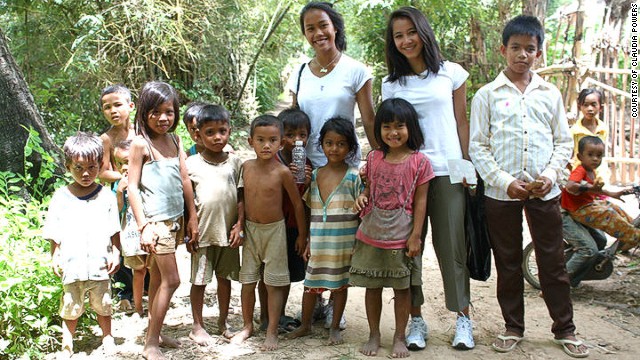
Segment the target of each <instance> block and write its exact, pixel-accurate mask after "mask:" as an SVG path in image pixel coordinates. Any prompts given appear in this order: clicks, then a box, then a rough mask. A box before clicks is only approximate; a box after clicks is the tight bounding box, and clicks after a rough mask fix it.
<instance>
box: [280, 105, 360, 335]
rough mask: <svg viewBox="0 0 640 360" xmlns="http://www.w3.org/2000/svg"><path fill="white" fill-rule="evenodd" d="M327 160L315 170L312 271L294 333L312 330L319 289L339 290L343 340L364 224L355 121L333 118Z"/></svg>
mask: <svg viewBox="0 0 640 360" xmlns="http://www.w3.org/2000/svg"><path fill="white" fill-rule="evenodd" d="M318 142H319V144H320V146H321V147H322V151H323V152H324V154H325V156H326V157H327V164H326V165H325V166H322V167H320V168H318V169H315V170H314V171H313V173H312V175H311V185H310V187H309V189H308V190H307V192H306V193H305V195H304V200H305V202H306V204H307V206H308V207H309V208H310V210H311V218H310V219H311V220H310V225H309V228H310V233H311V239H310V242H309V244H308V245H307V247H306V250H305V257H307V258H308V260H309V263H308V265H307V274H306V276H305V280H304V295H303V297H302V325H300V327H299V328H298V329H297V330H296V331H294V332H292V333H291V334H290V335H289V338H291V339H293V338H297V337H300V336H305V335H309V334H311V325H312V323H313V312H314V309H315V305H316V299H317V296H318V294H322V293H323V292H324V291H326V290H329V291H331V293H332V295H333V318H332V324H331V328H330V329H329V344H330V345H336V344H341V343H342V342H343V340H342V335H341V333H340V319H341V318H342V314H343V312H344V308H345V305H346V303H347V288H348V286H349V267H350V266H351V252H352V249H353V242H354V240H355V234H356V230H357V229H358V213H357V212H356V211H354V209H353V207H354V204H355V200H356V198H357V197H358V195H359V194H360V189H361V183H360V176H359V174H358V168H356V167H351V166H349V164H348V162H351V161H353V159H354V158H355V157H356V154H357V151H358V137H357V136H356V133H355V129H354V127H353V123H352V122H351V121H349V120H347V119H344V118H340V117H335V118H331V119H329V120H327V122H325V123H324V125H323V126H322V129H321V130H320V137H319V140H318Z"/></svg>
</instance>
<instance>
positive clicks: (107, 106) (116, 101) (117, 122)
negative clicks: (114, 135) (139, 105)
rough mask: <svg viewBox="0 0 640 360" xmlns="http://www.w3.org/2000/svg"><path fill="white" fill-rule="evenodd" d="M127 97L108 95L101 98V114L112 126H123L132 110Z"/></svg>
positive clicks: (118, 94) (119, 94)
mask: <svg viewBox="0 0 640 360" xmlns="http://www.w3.org/2000/svg"><path fill="white" fill-rule="evenodd" d="M133 106H134V105H133V103H132V102H131V100H130V99H129V97H128V96H127V95H125V94H121V93H117V92H114V93H110V94H106V95H104V96H103V97H102V114H103V115H104V117H105V119H107V121H108V122H109V124H111V125H112V126H124V125H125V124H126V123H127V122H128V121H129V114H130V113H131V110H133Z"/></svg>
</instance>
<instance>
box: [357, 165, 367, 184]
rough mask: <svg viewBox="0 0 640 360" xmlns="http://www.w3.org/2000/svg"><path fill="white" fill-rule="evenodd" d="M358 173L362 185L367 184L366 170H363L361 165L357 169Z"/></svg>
mask: <svg viewBox="0 0 640 360" xmlns="http://www.w3.org/2000/svg"><path fill="white" fill-rule="evenodd" d="M358 174H359V175H360V181H362V184H363V185H365V186H366V185H367V180H369V179H367V172H366V171H365V168H364V167H361V168H360V170H358Z"/></svg>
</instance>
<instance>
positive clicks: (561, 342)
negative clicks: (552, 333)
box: [553, 339, 589, 358]
mask: <svg viewBox="0 0 640 360" xmlns="http://www.w3.org/2000/svg"><path fill="white" fill-rule="evenodd" d="M553 342H554V343H556V344H558V345H560V346H562V350H564V352H565V354H567V355H569V356H571V357H574V358H586V357H587V356H589V349H586V351H585V352H577V351H579V350H578V348H579V347H580V346H581V345H584V343H583V342H582V341H581V340H570V339H553ZM567 345H573V347H574V350H575V351H571V349H569V347H568V346H567Z"/></svg>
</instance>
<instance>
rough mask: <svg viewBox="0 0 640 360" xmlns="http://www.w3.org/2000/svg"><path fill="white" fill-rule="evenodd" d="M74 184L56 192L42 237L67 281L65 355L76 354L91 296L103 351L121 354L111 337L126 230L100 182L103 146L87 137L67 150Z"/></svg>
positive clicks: (62, 311)
mask: <svg viewBox="0 0 640 360" xmlns="http://www.w3.org/2000/svg"><path fill="white" fill-rule="evenodd" d="M63 151H64V156H65V166H66V168H67V170H68V171H69V173H70V174H71V177H72V178H73V183H71V184H70V185H68V186H65V187H63V188H60V189H58V190H56V192H55V194H54V195H53V197H52V198H51V202H50V203H49V210H48V211H47V218H46V222H45V225H44V228H43V234H42V236H43V237H44V238H45V239H48V240H50V242H51V255H52V260H53V271H54V273H55V274H56V275H58V276H59V277H61V278H62V284H63V293H62V299H61V301H60V317H61V318H62V319H63V323H62V355H65V356H71V354H73V335H74V333H75V331H76V326H77V325H78V318H79V317H80V315H82V313H83V312H84V300H85V297H86V295H87V293H89V300H90V303H91V308H93V310H94V311H95V312H96V313H97V315H98V324H99V325H100V329H101V330H102V345H103V348H104V350H105V352H107V353H111V352H113V351H114V350H115V343H114V341H113V337H112V336H111V280H110V279H109V275H111V274H113V273H114V272H115V271H116V270H117V269H118V264H119V263H120V251H119V250H118V248H119V247H120V224H119V222H118V207H117V205H116V198H115V196H114V195H113V193H112V192H111V190H110V189H108V188H105V187H103V186H102V185H99V184H98V183H96V182H95V180H96V178H97V176H98V173H99V171H100V164H101V163H102V156H103V151H102V140H100V138H99V137H97V136H95V135H91V134H87V133H78V134H77V135H75V136H72V137H70V138H69V139H67V141H66V142H65V144H64V147H63Z"/></svg>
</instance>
